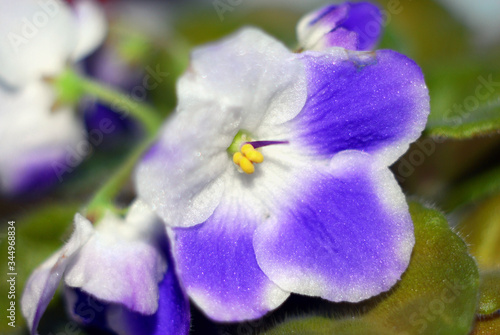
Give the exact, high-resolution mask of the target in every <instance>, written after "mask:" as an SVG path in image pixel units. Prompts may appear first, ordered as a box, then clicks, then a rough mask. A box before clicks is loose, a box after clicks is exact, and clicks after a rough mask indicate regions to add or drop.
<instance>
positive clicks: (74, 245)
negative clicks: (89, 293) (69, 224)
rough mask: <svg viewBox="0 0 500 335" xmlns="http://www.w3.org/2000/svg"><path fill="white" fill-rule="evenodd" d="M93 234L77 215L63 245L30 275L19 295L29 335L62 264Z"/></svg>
mask: <svg viewBox="0 0 500 335" xmlns="http://www.w3.org/2000/svg"><path fill="white" fill-rule="evenodd" d="M92 234H93V229H92V225H91V224H90V222H88V221H87V220H85V219H84V218H83V217H81V216H80V215H77V216H76V217H75V232H74V233H73V235H72V236H71V239H70V240H69V241H68V243H66V245H65V246H64V247H63V248H62V249H61V250H60V251H58V252H57V253H55V254H54V255H53V256H52V257H51V258H49V259H48V260H47V261H45V263H43V264H42V265H40V266H39V267H38V268H37V269H36V270H35V271H34V272H33V273H32V275H31V276H30V278H29V279H28V282H27V284H26V287H25V289H24V292H23V296H22V298H21V309H22V312H23V315H24V317H25V319H26V321H27V322H28V327H29V329H30V332H31V334H36V330H37V327H38V323H39V322H40V319H41V318H42V315H43V313H44V312H45V309H46V308H47V306H48V304H49V302H50V300H52V297H53V296H54V293H55V292H56V289H57V287H58V286H59V282H60V281H61V278H62V275H63V273H64V271H65V270H66V267H67V266H68V265H69V264H70V262H71V261H73V259H74V256H75V253H76V252H77V251H78V250H79V249H80V247H81V246H82V245H84V244H85V243H86V242H87V240H88V239H89V238H90V236H91V235H92Z"/></svg>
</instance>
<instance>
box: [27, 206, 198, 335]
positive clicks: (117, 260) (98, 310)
mask: <svg viewBox="0 0 500 335" xmlns="http://www.w3.org/2000/svg"><path fill="white" fill-rule="evenodd" d="M75 227H76V230H75V233H74V234H73V236H72V237H71V239H70V241H69V242H68V243H67V244H66V245H65V246H64V247H63V248H62V249H61V251H59V252H57V253H56V254H55V255H54V256H53V257H52V258H50V259H49V260H47V262H46V263H44V264H43V265H42V266H41V267H40V268H39V269H37V270H36V271H35V272H34V273H33V274H32V276H31V277H30V279H29V281H28V284H27V285H26V288H25V291H24V293H23V297H22V301H21V303H22V310H23V314H24V315H25V317H26V318H27V320H28V321H29V324H30V329H31V332H32V334H35V333H36V328H37V325H38V322H39V320H40V318H41V316H42V314H43V312H44V310H45V308H46V307H47V305H48V303H49V301H50V300H51V298H52V296H53V295H54V293H55V290H56V288H57V286H58V284H59V282H60V281H61V279H62V280H63V281H64V283H65V285H66V286H65V288H66V289H65V293H66V298H67V300H68V303H69V304H68V306H69V307H68V309H69V314H70V315H71V316H72V317H73V318H74V319H75V320H76V321H78V322H80V323H82V324H84V325H90V326H96V327H99V328H104V329H111V330H114V331H115V332H116V333H117V334H119V335H122V334H138V335H139V334H160V333H161V332H162V331H167V330H168V332H167V333H173V334H185V333H187V330H188V329H189V307H188V302H187V298H186V296H185V294H184V292H183V290H182V288H181V286H180V284H179V282H178V281H177V278H176V275H175V268H174V267H173V266H169V267H168V268H169V270H168V271H167V263H168V262H170V263H171V262H172V261H171V259H170V250H169V246H168V242H167V236H166V232H165V228H164V226H163V224H162V223H161V222H160V221H159V219H158V218H157V217H156V215H155V214H154V213H153V212H152V211H151V210H150V209H149V208H148V206H147V205H146V204H144V203H143V202H141V201H136V202H135V203H134V204H133V205H132V206H131V208H130V209H129V213H128V215H127V216H126V218H125V219H120V218H118V217H117V216H116V215H115V214H111V213H108V214H107V215H106V216H105V217H104V218H103V219H101V220H100V221H99V222H98V224H97V227H95V228H94V227H93V226H92V224H91V223H90V222H89V221H88V220H87V219H85V218H84V217H83V216H81V215H79V214H77V215H76V217H75ZM141 329H143V331H146V330H148V333H146V332H143V333H141V332H140V331H141Z"/></svg>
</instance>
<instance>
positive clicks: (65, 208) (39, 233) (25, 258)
mask: <svg viewBox="0 0 500 335" xmlns="http://www.w3.org/2000/svg"><path fill="white" fill-rule="evenodd" d="M78 207H79V206H78V205H77V204H74V203H69V204H64V203H60V204H58V205H46V206H43V207H41V208H38V209H37V210H34V211H32V212H31V213H30V214H27V215H25V216H21V217H19V218H18V219H17V218H16V220H15V224H14V227H15V232H16V235H15V237H16V238H15V263H16V264H15V273H17V276H16V292H15V299H14V300H10V299H6V297H7V292H9V287H8V285H7V284H8V283H7V281H6V280H2V281H1V282H0V292H1V294H2V299H0V310H2V311H6V310H7V308H8V306H9V304H10V301H15V303H16V305H15V306H16V320H15V321H16V328H14V329H15V330H17V331H18V330H20V329H23V328H24V327H25V326H26V324H25V321H24V318H23V317H22V314H21V306H20V300H21V296H22V292H23V290H24V285H25V283H26V281H27V279H28V277H29V275H30V274H31V272H32V271H33V270H34V269H35V268H36V267H37V266H38V265H40V264H41V263H42V262H43V261H44V260H45V259H46V258H48V257H49V256H50V255H51V254H52V253H53V252H55V251H56V250H57V249H58V248H59V247H60V246H61V245H62V244H63V241H64V239H65V238H67V237H68V236H67V234H69V232H70V231H71V223H72V221H73V216H74V215H75V213H76V211H77V210H78ZM2 230H3V231H2V232H0V233H1V234H4V233H7V227H6V226H4V225H2ZM7 241H8V240H7V238H6V237H4V238H3V239H2V240H1V246H0V253H1V254H2V255H5V257H1V258H0V268H1V269H4V270H5V269H7V261H8V259H7V255H8V254H7V247H8V243H7ZM4 273H5V272H4ZM14 329H13V328H12V327H10V326H8V324H7V322H6V320H3V322H0V334H13V333H12V331H13V330H14Z"/></svg>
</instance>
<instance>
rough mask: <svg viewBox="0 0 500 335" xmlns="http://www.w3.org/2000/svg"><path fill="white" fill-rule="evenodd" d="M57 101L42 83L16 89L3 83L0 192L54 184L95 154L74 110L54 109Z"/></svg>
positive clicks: (14, 193)
mask: <svg viewBox="0 0 500 335" xmlns="http://www.w3.org/2000/svg"><path fill="white" fill-rule="evenodd" d="M53 103H54V91H53V90H52V88H51V87H50V86H49V85H48V84H45V83H43V82H41V81H40V82H33V83H31V84H29V85H27V86H25V87H23V88H22V89H19V90H12V91H11V90H7V89H3V88H2V87H1V86H0V192H2V193H4V194H9V195H18V194H21V193H23V192H26V191H33V189H35V190H39V189H40V188H41V187H42V186H44V185H46V186H49V185H52V184H53V183H54V182H56V181H57V180H61V178H64V177H66V173H69V172H71V171H72V170H73V169H74V167H75V166H76V165H78V163H79V162H80V161H81V160H82V159H83V158H84V157H85V155H86V154H87V153H89V152H90V149H91V148H90V146H89V144H88V143H87V141H86V139H85V131H84V129H83V125H82V124H81V123H80V122H78V120H77V118H76V116H75V115H74V113H72V111H71V110H69V109H65V108H63V109H58V110H56V111H52V110H51V109H52V105H53ZM14 138H15V139H16V140H15V141H12V139H14ZM33 186H34V187H33Z"/></svg>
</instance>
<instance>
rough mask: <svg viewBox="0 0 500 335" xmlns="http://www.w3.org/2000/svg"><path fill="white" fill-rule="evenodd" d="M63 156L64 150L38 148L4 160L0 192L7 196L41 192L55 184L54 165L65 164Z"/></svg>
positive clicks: (29, 194) (56, 175) (34, 194)
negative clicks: (6, 160)
mask: <svg viewBox="0 0 500 335" xmlns="http://www.w3.org/2000/svg"><path fill="white" fill-rule="evenodd" d="M65 156H66V152H65V151H64V150H59V149H57V148H50V149H44V150H42V149H38V150H36V151H32V152H28V153H24V154H23V155H21V156H20V157H16V159H15V160H14V159H13V160H11V161H8V162H5V163H4V171H5V178H2V179H1V180H0V190H1V192H2V193H4V194H5V195H7V196H9V197H19V196H23V197H36V196H38V195H40V194H43V193H44V192H46V191H48V190H49V189H50V188H51V187H53V186H54V185H56V184H57V182H58V180H59V179H58V174H57V171H56V170H54V166H65V165H64V164H65V163H66V160H65V159H66V157H65ZM7 178H8V179H7Z"/></svg>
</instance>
